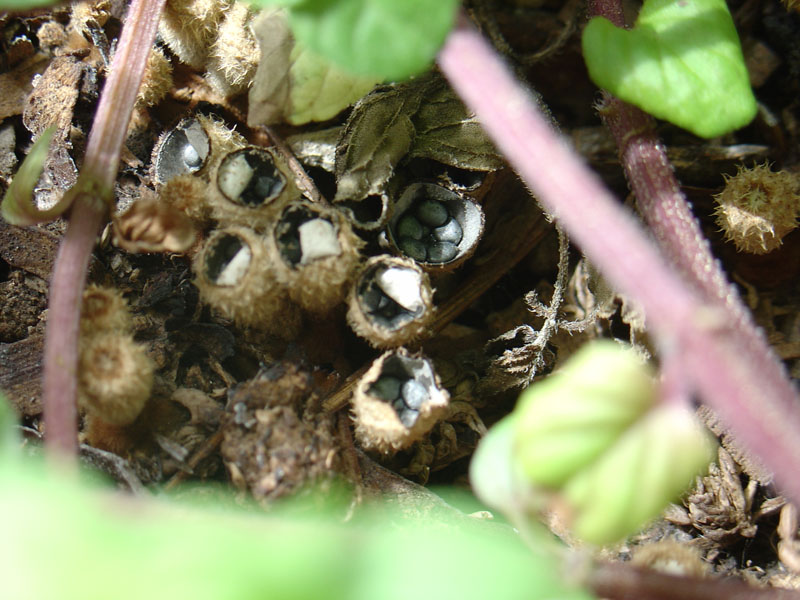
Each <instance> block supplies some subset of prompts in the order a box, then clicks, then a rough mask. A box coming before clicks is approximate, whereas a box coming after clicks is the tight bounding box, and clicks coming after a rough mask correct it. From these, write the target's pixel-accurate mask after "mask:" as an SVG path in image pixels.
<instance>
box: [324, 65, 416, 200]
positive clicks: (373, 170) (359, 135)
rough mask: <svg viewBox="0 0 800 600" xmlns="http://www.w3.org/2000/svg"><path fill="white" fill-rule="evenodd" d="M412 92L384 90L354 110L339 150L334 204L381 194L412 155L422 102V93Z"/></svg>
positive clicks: (377, 92)
mask: <svg viewBox="0 0 800 600" xmlns="http://www.w3.org/2000/svg"><path fill="white" fill-rule="evenodd" d="M425 81H427V79H426V80H425ZM408 90H409V87H408V86H390V87H384V88H381V89H379V90H375V91H374V92H372V93H371V94H369V95H368V96H366V97H365V98H363V99H362V100H361V101H360V102H358V103H357V104H356V106H355V107H354V108H353V112H352V113H351V114H350V117H349V118H348V120H347V123H346V124H345V128H344V130H343V131H342V137H341V139H340V140H339V144H338V146H337V148H336V182H337V189H336V197H335V198H334V201H336V202H341V201H344V200H362V199H364V198H366V197H367V196H369V195H371V194H378V193H380V192H381V191H382V190H383V187H384V186H385V185H386V182H387V181H389V179H390V178H391V176H392V174H393V173H394V168H395V167H396V166H397V164H398V163H399V162H400V160H401V159H402V158H403V157H404V156H405V155H406V154H407V153H408V151H409V149H410V148H411V144H412V142H413V141H414V134H415V132H414V125H413V123H412V122H411V116H412V115H413V114H414V113H415V112H416V111H417V108H418V107H419V104H420V102H421V96H420V94H418V93H408Z"/></svg>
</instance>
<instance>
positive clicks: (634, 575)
mask: <svg viewBox="0 0 800 600" xmlns="http://www.w3.org/2000/svg"><path fill="white" fill-rule="evenodd" d="M586 584H587V585H588V587H589V588H590V589H591V590H592V591H593V592H594V593H595V594H596V595H597V596H598V597H601V598H608V599H609V600H634V599H635V600H708V598H725V599H726V600H800V592H797V591H795V590H784V589H779V588H760V587H755V586H751V585H747V584H746V583H742V582H738V581H731V580H729V579H726V580H720V579H715V578H711V577H688V576H681V575H669V574H666V573H660V572H658V571H654V570H652V569H645V568H642V567H635V566H632V565H629V564H623V563H597V564H596V565H594V566H593V567H591V572H590V574H589V576H588V578H587V581H586Z"/></svg>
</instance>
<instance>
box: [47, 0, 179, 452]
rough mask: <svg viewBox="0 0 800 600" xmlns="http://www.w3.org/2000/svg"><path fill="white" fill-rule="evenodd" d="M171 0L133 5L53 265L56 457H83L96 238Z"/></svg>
mask: <svg viewBox="0 0 800 600" xmlns="http://www.w3.org/2000/svg"><path fill="white" fill-rule="evenodd" d="M164 2H165V0H133V1H132V2H131V5H130V7H129V8H128V13H127V17H126V19H125V26H124V27H123V29H122V35H121V36H120V40H119V46H118V48H117V51H116V53H115V54H114V60H113V62H112V64H111V71H110V74H109V77H108V80H107V81H106V85H105V88H104V89H103V94H102V96H101V98H100V102H99V105H98V107H97V113H96V114H95V118H94V121H93V123H92V130H91V132H90V133H89V140H88V142H87V146H86V155H85V157H84V162H83V167H82V168H81V174H80V176H79V177H78V181H77V183H76V184H75V186H74V187H73V188H72V189H71V190H69V191H68V192H67V193H68V194H71V195H73V196H74V198H75V199H74V201H73V204H72V208H71V209H70V215H69V223H68V225H67V231H66V233H65V235H64V239H63V240H62V242H61V247H60V248H59V251H58V256H57V257H56V262H55V266H54V267H53V277H52V280H51V282H50V303H49V307H50V310H49V315H48V322H47V332H46V335H45V344H44V375H43V377H44V381H43V384H42V396H43V406H44V408H43V411H44V426H45V435H46V437H45V444H46V447H47V449H48V454H49V455H50V456H53V457H57V458H65V457H69V459H72V457H75V456H77V450H78V423H77V408H76V398H77V390H78V382H77V378H78V334H79V331H80V311H81V301H82V292H83V288H84V286H85V285H86V273H87V268H88V265H89V257H90V255H91V252H92V248H93V247H94V242H95V238H96V237H97V233H98V231H99V230H100V226H101V225H102V224H103V221H104V218H105V216H106V213H107V211H108V204H109V201H110V199H111V196H112V194H113V189H114V180H115V179H116V176H117V168H118V165H119V157H120V153H121V151H122V145H123V143H124V142H125V136H126V135H127V130H128V123H129V121H130V117H131V113H132V111H133V105H134V103H135V101H136V95H137V93H138V90H139V85H140V83H141V81H142V77H143V75H144V70H145V66H146V65H147V57H148V56H149V53H150V49H151V48H152V46H153V42H154V40H155V36H156V31H157V30H158V19H159V17H160V16H161V10H162V9H163V7H164Z"/></svg>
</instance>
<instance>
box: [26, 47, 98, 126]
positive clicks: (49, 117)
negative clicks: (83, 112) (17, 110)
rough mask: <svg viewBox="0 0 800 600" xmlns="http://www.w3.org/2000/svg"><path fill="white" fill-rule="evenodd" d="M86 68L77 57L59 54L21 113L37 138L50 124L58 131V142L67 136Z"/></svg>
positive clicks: (43, 75) (37, 84) (41, 78)
mask: <svg viewBox="0 0 800 600" xmlns="http://www.w3.org/2000/svg"><path fill="white" fill-rule="evenodd" d="M85 69H86V65H85V64H83V63H82V62H81V61H80V60H78V59H77V58H75V57H74V56H57V57H56V58H54V59H53V60H52V61H51V62H50V64H49V65H48V67H47V69H46V70H45V72H44V73H43V74H42V76H41V77H40V78H39V80H38V82H37V83H36V86H35V87H34V88H33V91H32V92H31V94H30V96H28V101H27V103H26V106H25V110H24V112H23V113H22V122H23V124H24V125H25V127H26V128H27V129H28V131H30V132H31V133H32V134H33V136H34V138H36V137H38V136H39V135H40V134H41V133H42V132H43V131H44V130H45V129H47V128H48V127H50V126H51V125H55V126H56V129H57V130H58V133H57V134H56V141H58V140H59V139H65V138H66V136H67V135H68V133H69V130H70V127H71V125H72V116H73V111H74V109H75V103H76V102H77V100H78V94H79V91H80V89H79V88H80V83H81V79H82V78H83V74H84V71H85Z"/></svg>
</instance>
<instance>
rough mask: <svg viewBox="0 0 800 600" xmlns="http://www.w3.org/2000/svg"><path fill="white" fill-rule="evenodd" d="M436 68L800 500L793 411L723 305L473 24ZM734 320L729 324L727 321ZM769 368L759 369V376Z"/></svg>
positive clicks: (451, 42)
mask: <svg viewBox="0 0 800 600" xmlns="http://www.w3.org/2000/svg"><path fill="white" fill-rule="evenodd" d="M438 62H439V66H440V68H441V69H442V72H443V73H444V74H445V76H446V77H447V78H448V79H449V80H450V83H451V84H452V86H453V88H454V89H455V90H456V92H457V93H458V94H459V95H460V96H461V98H462V100H464V102H465V103H466V104H467V106H468V107H469V108H470V109H471V110H473V111H474V112H475V113H476V115H477V116H478V119H479V120H480V121H481V123H482V124H483V126H484V128H485V129H486V131H487V132H488V133H489V135H490V136H491V137H492V139H493V140H494V142H495V144H496V145H497V147H498V149H499V150H500V151H501V152H503V154H504V155H505V156H506V158H507V159H508V161H509V163H510V164H511V165H512V167H514V169H515V170H516V171H517V172H518V173H519V175H520V176H521V177H522V179H523V180H524V181H525V183H526V184H527V185H528V186H529V187H530V188H531V190H533V192H534V193H535V194H536V195H537V197H538V199H539V200H540V202H541V203H542V204H543V205H544V206H545V207H546V208H547V210H548V211H550V212H551V213H552V214H553V215H554V216H555V218H557V219H558V220H559V222H560V223H561V224H562V225H563V226H564V227H565V229H566V230H567V231H568V232H569V234H570V235H571V236H572V238H573V240H575V241H576V242H577V243H578V245H579V246H580V247H581V248H582V250H583V251H584V252H585V253H586V255H587V256H588V257H589V258H590V259H591V260H592V261H593V262H594V263H595V264H596V265H597V266H598V267H599V268H600V269H601V270H602V271H603V273H604V274H605V275H606V277H607V278H608V279H609V280H610V281H611V283H612V284H613V285H615V286H616V287H617V288H618V289H619V290H620V291H622V292H624V293H626V294H629V295H630V296H631V297H632V298H634V299H635V300H637V301H638V302H639V303H641V305H642V306H643V308H644V310H645V312H646V314H647V319H648V322H649V324H650V325H651V326H652V329H653V331H654V332H655V333H656V334H657V335H658V336H659V340H660V342H661V344H662V347H663V348H665V349H666V351H667V352H671V353H675V355H676V356H679V357H682V360H683V364H684V365H685V368H686V372H687V376H688V377H689V380H690V383H691V384H692V385H693V387H695V388H696V389H697V390H698V391H699V392H700V394H701V395H702V396H703V398H704V399H705V400H706V401H707V402H708V403H709V404H710V405H711V406H712V407H713V408H715V409H716V410H717V411H718V412H719V413H720V416H721V418H722V419H723V420H724V421H725V422H726V423H727V424H728V425H729V426H730V427H731V429H732V431H733V432H734V433H735V434H736V435H737V436H738V437H739V439H741V440H742V442H743V443H745V444H746V445H747V446H748V447H749V448H750V449H751V450H752V451H754V452H755V453H756V454H757V455H758V456H760V457H761V459H762V460H763V462H764V463H765V465H766V466H767V467H768V468H770V469H771V470H772V471H773V472H774V473H775V475H776V477H777V479H778V481H779V483H780V484H781V485H782V486H784V489H785V491H786V492H787V494H789V495H790V496H791V497H792V498H793V499H795V500H796V501H797V500H800V477H797V474H798V473H800V435H797V432H799V431H800V413H798V409H797V404H796V403H795V399H794V396H793V395H792V397H787V396H786V395H784V394H783V393H782V392H781V389H782V386H781V383H780V382H778V383H777V384H776V383H775V382H774V381H764V374H763V373H762V372H761V371H760V370H759V360H754V359H753V357H752V356H750V352H752V349H751V348H749V347H744V348H738V347H737V343H738V342H739V341H740V340H741V337H742V336H741V335H740V334H738V332H737V330H736V329H735V327H732V326H731V323H730V322H729V321H728V320H727V319H726V314H725V312H724V311H722V310H719V309H715V308H714V307H713V306H710V305H709V304H708V303H707V302H706V301H705V300H704V298H703V296H702V295H701V294H700V293H699V292H698V291H697V290H694V289H692V288H691V287H690V286H688V285H686V284H685V282H684V281H683V279H682V278H681V277H680V276H679V275H678V274H677V273H676V272H675V271H674V269H673V267H672V266H670V265H668V264H667V262H666V261H665V260H664V258H663V257H662V256H661V255H660V254H659V253H658V251H657V249H656V247H655V246H654V245H653V243H652V242H651V241H650V240H649V239H648V237H647V235H646V233H645V231H644V230H643V228H642V227H641V225H640V224H639V223H638V222H636V221H635V220H634V218H633V217H632V215H630V214H629V213H628V212H626V211H625V209H624V208H623V207H622V206H621V205H620V203H619V202H617V200H616V199H615V198H614V197H613V196H612V194H611V193H610V192H609V191H608V190H606V189H605V187H604V186H603V184H602V183H601V181H600V180H599V179H598V178H597V176H595V175H594V174H593V173H592V172H591V171H590V170H589V169H588V168H586V166H585V165H584V164H583V163H582V161H581V160H580V159H579V158H578V157H577V156H576V155H575V154H574V153H573V152H572V151H571V150H570V149H569V148H568V147H567V145H566V143H565V142H564V141H563V140H561V139H560V137H559V136H558V135H557V133H556V132H555V131H553V130H552V128H551V127H549V126H548V124H547V122H546V121H545V118H544V117H543V116H542V115H541V114H540V113H539V111H538V110H537V108H536V106H535V104H534V103H533V102H532V101H531V97H530V94H528V93H527V92H526V91H525V90H524V89H523V88H522V86H520V85H519V84H518V83H517V81H516V80H515V79H514V77H513V76H512V75H511V73H510V71H509V69H508V68H507V67H506V65H505V64H503V62H502V61H501V59H500V58H499V57H498V56H497V54H496V53H495V52H494V51H493V49H492V48H491V46H490V45H489V44H488V43H487V42H486V41H485V40H484V39H483V38H482V37H481V36H480V35H479V34H478V33H477V32H476V31H474V30H473V29H472V28H469V27H466V26H461V27H459V28H458V29H456V30H455V31H454V32H452V33H451V35H450V37H449V38H448V40H447V41H446V43H445V45H444V47H443V48H442V50H441V52H440V54H439V59H438ZM733 325H734V326H735V325H736V323H735V322H734V324H733ZM769 377H770V375H769V373H767V379H769Z"/></svg>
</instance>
